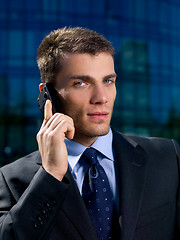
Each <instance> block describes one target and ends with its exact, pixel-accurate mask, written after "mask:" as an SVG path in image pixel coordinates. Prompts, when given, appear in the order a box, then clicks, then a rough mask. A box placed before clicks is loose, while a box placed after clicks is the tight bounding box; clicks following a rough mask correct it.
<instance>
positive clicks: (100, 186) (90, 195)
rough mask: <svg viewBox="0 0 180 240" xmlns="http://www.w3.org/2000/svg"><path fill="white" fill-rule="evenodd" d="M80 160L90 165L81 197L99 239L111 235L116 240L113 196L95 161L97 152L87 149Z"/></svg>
mask: <svg viewBox="0 0 180 240" xmlns="http://www.w3.org/2000/svg"><path fill="white" fill-rule="evenodd" d="M82 158H83V159H85V160H86V162H87V163H88V164H89V165H90V167H89V170H88V172H87V173H86V175H85V178H84V182H83V187H82V197H83V199H84V202H85V204H86V206H87V209H88V212H89V215H90V217H91V219H92V222H93V224H94V227H95V228H96V232H97V234H98V236H99V239H100V240H108V239H112V234H113V236H116V239H118V235H119V224H118V218H117V216H116V218H115V209H114V202H113V194H112V191H111V189H110V185H109V181H108V178H107V175H106V173H105V171H104V169H103V167H102V166H101V165H100V164H99V162H98V160H97V151H96V150H95V149H93V148H87V149H86V150H85V152H84V153H83V155H82ZM114 221H115V222H114ZM112 226H113V227H114V226H116V227H115V228H116V230H115V231H113V230H112ZM117 226H118V227H117ZM112 231H113V232H112Z"/></svg>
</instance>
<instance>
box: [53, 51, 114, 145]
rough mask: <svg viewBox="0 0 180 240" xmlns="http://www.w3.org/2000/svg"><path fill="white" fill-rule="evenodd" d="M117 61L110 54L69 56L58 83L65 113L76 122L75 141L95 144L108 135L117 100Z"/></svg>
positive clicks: (58, 77) (59, 75) (57, 86)
mask: <svg viewBox="0 0 180 240" xmlns="http://www.w3.org/2000/svg"><path fill="white" fill-rule="evenodd" d="M115 80H116V73H115V71H114V60H113V58H112V56H111V55H110V54H108V53H99V54H97V55H90V54H71V55H68V56H66V58H65V60H64V63H63V67H62V70H61V71H60V73H59V74H58V76H57V79H56V89H57V91H58V92H59V94H60V96H61V98H62V106H63V113H64V114H66V115H68V116H70V117H71V118H72V119H73V120H74V125H75V137H74V140H75V141H77V142H79V143H81V144H84V145H89V144H92V143H93V142H94V141H95V140H96V138H97V137H98V136H102V135H105V134H107V133H108V131H109V127H110V121H111V116H112V112H113V105H114V101H115V97H116V87H115Z"/></svg>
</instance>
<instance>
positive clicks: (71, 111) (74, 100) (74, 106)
mask: <svg viewBox="0 0 180 240" xmlns="http://www.w3.org/2000/svg"><path fill="white" fill-rule="evenodd" d="M63 105H64V113H65V114H67V115H69V116H70V117H72V118H73V117H75V116H77V117H78V116H79V115H80V114H81V113H82V112H83V109H84V108H85V105H86V104H85V99H83V98H82V97H81V98H80V97H77V96H73V95H72V96H71V97H69V98H67V99H65V100H64V103H63Z"/></svg>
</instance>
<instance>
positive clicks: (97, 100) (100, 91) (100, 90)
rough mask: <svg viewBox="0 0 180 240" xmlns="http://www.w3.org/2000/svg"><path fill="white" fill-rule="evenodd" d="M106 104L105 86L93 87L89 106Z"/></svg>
mask: <svg viewBox="0 0 180 240" xmlns="http://www.w3.org/2000/svg"><path fill="white" fill-rule="evenodd" d="M107 102H108V96H107V92H106V89H105V86H94V88H93V89H92V96H91V104H105V103H107Z"/></svg>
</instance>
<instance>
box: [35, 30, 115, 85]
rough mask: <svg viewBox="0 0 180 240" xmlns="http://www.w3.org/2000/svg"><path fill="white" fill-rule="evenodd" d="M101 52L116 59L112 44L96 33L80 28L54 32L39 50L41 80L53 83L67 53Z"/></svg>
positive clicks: (38, 59)
mask: <svg viewBox="0 0 180 240" xmlns="http://www.w3.org/2000/svg"><path fill="white" fill-rule="evenodd" d="M101 52H108V53H109V54H110V55H112V56H113V57H114V48H113V47H112V45H111V43H110V42H109V41H108V40H107V39H106V38H104V37H103V36H102V35H100V34H99V33H97V32H95V31H92V30H89V29H85V28H80V27H75V28H66V27H65V28H61V29H57V30H55V31H52V32H50V34H49V35H47V36H46V37H45V38H44V39H43V40H42V42H41V44H40V46H39V48H38V54H37V63H38V67H39V70H40V73H41V79H42V81H43V82H53V81H54V80H55V79H56V75H57V73H58V72H59V71H60V70H61V68H62V60H63V57H64V56H65V54H67V53H88V54H92V55H95V54H97V53H101Z"/></svg>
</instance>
